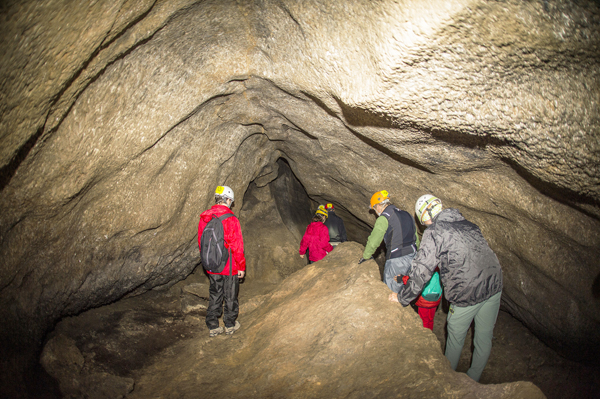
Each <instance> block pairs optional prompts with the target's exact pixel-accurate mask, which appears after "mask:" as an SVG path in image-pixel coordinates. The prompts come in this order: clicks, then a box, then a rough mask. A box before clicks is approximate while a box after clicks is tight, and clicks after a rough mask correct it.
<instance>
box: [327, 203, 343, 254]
mask: <svg viewBox="0 0 600 399" xmlns="http://www.w3.org/2000/svg"><path fill="white" fill-rule="evenodd" d="M325 210H326V211H327V220H325V226H327V228H328V229H329V243H330V244H331V245H332V246H333V247H336V246H337V245H339V244H340V243H342V242H346V241H348V237H347V236H346V226H344V221H343V220H342V218H341V217H339V216H338V215H336V214H335V208H334V206H333V204H326V205H325Z"/></svg>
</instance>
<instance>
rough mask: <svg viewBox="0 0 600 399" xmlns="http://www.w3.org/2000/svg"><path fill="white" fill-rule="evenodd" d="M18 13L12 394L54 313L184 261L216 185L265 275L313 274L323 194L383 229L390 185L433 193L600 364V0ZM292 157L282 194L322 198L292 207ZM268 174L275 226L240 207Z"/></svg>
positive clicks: (3, 130)
mask: <svg viewBox="0 0 600 399" xmlns="http://www.w3.org/2000/svg"><path fill="white" fill-rule="evenodd" d="M0 17H1V18H2V19H1V21H0V22H1V23H0V29H1V30H0V38H1V40H0V56H1V57H2V58H1V62H0V85H1V86H2V88H3V90H2V91H1V93H0V139H1V140H2V141H1V146H0V167H1V170H0V189H1V192H0V209H2V212H1V213H0V320H1V321H2V323H3V326H4V328H3V329H2V330H1V331H0V344H1V345H0V350H1V351H2V352H1V353H0V359H1V360H0V368H1V369H2V370H1V371H5V372H3V373H1V377H0V378H2V381H0V385H2V386H4V385H13V380H14V379H15V378H16V379H18V378H19V377H18V375H19V374H20V373H21V372H22V371H23V369H24V368H26V367H27V365H31V364H35V363H36V362H37V359H38V357H39V356H38V355H39V354H40V353H39V352H40V350H41V344H42V340H43V337H44V336H45V334H46V333H47V332H48V331H50V330H51V329H52V328H53V326H54V324H55V323H56V322H57V321H58V320H60V319H62V318H65V317H69V316H72V315H76V314H79V313H81V312H83V311H85V310H88V309H91V308H94V307H98V306H102V305H106V304H109V303H113V302H114V301H116V300H118V299H120V298H123V297H125V296H132V295H138V294H141V293H144V292H146V291H148V290H153V289H157V288H164V289H168V288H169V287H170V286H172V285H173V284H175V283H176V282H177V281H179V280H182V279H184V278H185V277H186V276H187V275H189V274H190V273H191V272H192V270H194V269H195V268H196V266H197V265H198V250H197V244H196V238H197V237H196V234H197V233H196V227H197V222H198V215H199V213H200V212H201V211H202V210H203V209H205V208H207V207H208V206H210V205H211V203H212V194H213V190H214V187H215V186H217V185H219V184H227V185H229V186H231V187H232V188H233V189H234V191H235V192H236V198H237V200H236V208H235V209H236V212H239V215H240V218H241V222H242V225H243V226H244V228H245V229H246V230H245V233H246V234H248V233H250V234H256V236H257V238H259V239H260V238H262V239H264V240H265V241H266V243H265V244H264V245H267V246H268V250H267V251H262V250H258V249H257V247H256V246H251V247H249V258H250V259H251V260H250V263H249V268H250V269H251V270H252V273H253V274H254V275H255V276H261V278H263V279H264V281H267V282H276V281H281V279H283V278H285V277H287V276H288V275H290V274H291V273H294V272H295V271H296V270H298V269H299V267H301V263H299V260H298V259H297V258H295V257H294V256H293V251H292V249H291V248H293V247H294V245H291V244H289V245H288V244H286V243H287V242H289V240H290V237H297V235H298V234H299V233H302V231H303V229H304V227H305V224H304V223H302V222H301V221H302V217H303V216H302V213H303V212H304V211H305V210H306V206H307V204H308V207H309V208H310V207H311V206H313V205H314V204H315V203H321V202H325V201H331V202H334V203H335V204H336V207H337V209H339V215H340V216H342V217H344V218H345V219H346V220H348V224H349V226H350V228H349V234H350V235H351V236H352V237H354V239H355V240H356V241H358V242H360V243H364V239H365V237H366V235H367V234H368V231H369V229H370V226H371V225H372V223H373V222H374V219H373V217H372V215H371V214H370V213H369V212H368V209H367V206H366V205H367V204H368V198H369V197H370V196H371V195H372V193H373V192H375V191H378V190H381V189H383V188H385V189H386V190H388V191H389V192H390V193H391V194H392V198H393V200H394V202H395V204H396V205H398V206H400V207H402V208H404V209H407V210H412V209H413V206H414V202H415V200H416V199H417V198H418V197H419V196H420V195H422V194H424V193H425V192H432V193H433V194H435V195H437V196H439V197H441V198H442V199H443V200H444V203H445V205H446V206H451V207H457V208H459V209H460V210H461V212H463V214H464V215H465V216H466V217H467V218H468V219H469V220H472V221H473V222H475V223H477V224H478V225H479V226H480V227H481V228H482V231H483V233H484V235H485V237H486V239H487V240H488V241H489V243H490V245H491V247H492V248H493V249H494V250H495V251H496V253H497V254H498V257H499V259H500V261H501V264H502V267H503V271H504V286H505V290H504V295H503V309H504V310H506V311H508V312H510V313H511V314H512V315H513V316H515V317H516V318H518V319H519V320H520V321H522V322H523V323H524V324H525V325H527V327H528V328H529V329H531V330H532V331H533V332H534V333H535V334H536V335H537V336H538V337H539V338H541V339H542V340H543V341H544V342H546V343H548V344H549V345H552V347H553V348H555V349H556V350H558V351H560V352H561V353H562V354H564V355H566V356H570V357H572V358H577V359H586V360H592V361H597V359H598V358H600V357H599V354H600V328H599V326H600V316H599V315H600V289H599V286H600V285H599V284H598V281H599V279H600V261H599V260H598V248H600V207H599V206H598V204H599V203H600V184H599V183H600V169H599V168H600V167H599V165H600V163H598V149H599V148H600V147H599V146H600V144H599V141H598V140H599V138H600V134H599V132H600V122H599V121H600V117H599V114H598V112H599V109H600V108H599V107H598V101H599V100H598V93H599V91H600V88H599V87H598V84H597V82H598V73H599V71H600V68H599V67H598V66H599V65H600V63H599V59H598V54H600V51H599V47H600V46H599V44H600V23H599V21H600V11H599V8H598V4H597V3H596V2H593V1H581V2H570V1H558V0H556V1H542V0H539V1H531V2H521V1H507V2H488V1H466V0H453V1H445V0H443V1H442V0H430V1H416V0H415V1H405V2H401V3H399V2H395V1H391V0H390V1H380V2H377V3H373V2H371V1H345V0H339V1H318V0H315V1H312V2H296V1H281V0H267V1H247V2H239V1H234V0H231V1H229V0H225V1H201V2H194V1H189V0H178V1H156V2H150V1H142V2H127V1H120V2H119V1H117V2H112V3H110V4H108V3H104V2H96V3H89V4H88V3H81V4H77V6H72V7H71V6H69V4H66V3H60V2H58V3H57V2H51V1H24V2H14V1H12V2H3V3H2V5H0ZM282 163H285V164H286V165H287V166H285V167H282V166H281V165H282ZM288 167H289V172H285V173H288V174H287V176H288V177H289V176H292V175H293V176H294V178H295V179H297V182H298V184H299V186H300V188H301V189H300V188H299V186H298V185H296V186H294V187H292V186H285V187H286V188H285V189H284V190H283V191H285V192H287V193H288V194H289V193H293V194H294V195H289V198H293V197H294V196H296V197H297V196H298V195H300V194H301V196H303V195H304V194H305V195H306V196H307V197H306V198H305V197H302V198H301V199H299V200H298V201H291V200H289V198H288V200H284V201H280V202H277V201H279V197H278V196H279V193H280V192H283V191H281V190H280V188H281V187H279V186H278V184H280V182H278V181H277V179H276V178H277V176H279V175H280V171H279V169H281V168H283V169H285V168H288ZM282 173H283V172H282ZM290 173H291V174H290ZM288 180H289V179H288ZM267 185H268V187H269V190H270V191H272V192H274V193H276V194H273V193H272V194H271V196H270V197H269V196H268V195H267V194H265V192H259V191H257V192H256V193H255V195H253V196H250V197H248V198H249V205H248V206H250V205H253V206H254V207H257V208H256V209H258V210H260V211H262V212H264V215H265V217H262V218H260V217H259V219H256V217H257V216H256V215H254V214H252V215H251V214H247V215H245V216H244V214H243V212H242V211H243V210H244V209H245V207H244V205H245V202H246V201H245V198H244V193H245V192H247V191H251V190H250V187H254V186H256V187H257V188H265V187H267ZM252 197H255V198H260V199H261V201H259V202H261V203H258V202H257V203H255V202H254V200H253V199H252ZM276 198H277V199H276ZM269 201H271V202H273V204H274V205H273V204H270V205H269V204H266V203H268V202H269ZM263 202H264V203H263ZM291 207H292V208H294V207H296V208H297V210H296V211H291V210H290V208H291ZM251 208H252V207H250V208H247V209H251ZM254 225H261V226H263V227H262V232H259V231H255V230H254V229H253V226H254ZM281 226H285V228H283V227H281ZM280 236H281V237H283V241H282V242H280V243H278V244H275V245H272V244H270V240H272V239H273V237H280ZM279 244H283V245H279ZM257 245H258V244H257ZM277 245H279V247H280V248H277ZM290 251H292V252H290ZM275 253H277V257H278V258H280V259H282V261H281V262H280V264H279V266H276V267H275V268H273V269H264V268H262V266H261V265H262V264H268V265H273V264H274V262H273V260H274V259H273V256H272V255H271V254H275ZM250 255H251V256H250ZM252 259H254V263H252V262H253V260H252ZM199 305H200V304H198V303H194V300H193V298H192V297H190V302H189V303H188V310H190V311H192V310H193V309H194V308H195V307H196V306H199ZM584 344H585V345H584ZM20 385H24V384H23V383H21V384H20Z"/></svg>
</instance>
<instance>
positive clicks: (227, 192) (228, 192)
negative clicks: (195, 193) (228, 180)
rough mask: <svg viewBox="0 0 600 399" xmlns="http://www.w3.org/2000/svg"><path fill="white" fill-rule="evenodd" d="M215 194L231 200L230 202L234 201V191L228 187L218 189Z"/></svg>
mask: <svg viewBox="0 0 600 399" xmlns="http://www.w3.org/2000/svg"><path fill="white" fill-rule="evenodd" d="M215 194H216V195H220V196H222V197H225V198H229V199H230V200H232V201H234V198H233V190H232V189H231V188H230V187H228V186H219V187H217V189H216V190H215Z"/></svg>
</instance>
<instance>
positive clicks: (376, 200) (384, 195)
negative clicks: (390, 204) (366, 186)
mask: <svg viewBox="0 0 600 399" xmlns="http://www.w3.org/2000/svg"><path fill="white" fill-rule="evenodd" d="M386 199H390V195H389V194H388V192H387V191H385V190H381V191H377V192H376V193H375V194H373V196H372V197H371V207H370V208H371V209H373V207H374V206H375V205H377V204H381V203H382V202H383V201H385V200H386Z"/></svg>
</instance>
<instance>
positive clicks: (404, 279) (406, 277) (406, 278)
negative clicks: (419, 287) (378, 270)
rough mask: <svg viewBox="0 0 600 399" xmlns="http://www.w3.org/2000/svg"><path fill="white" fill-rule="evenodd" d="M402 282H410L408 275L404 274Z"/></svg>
mask: <svg viewBox="0 0 600 399" xmlns="http://www.w3.org/2000/svg"><path fill="white" fill-rule="evenodd" d="M402 282H403V283H404V285H406V283H407V282H408V276H402Z"/></svg>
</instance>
